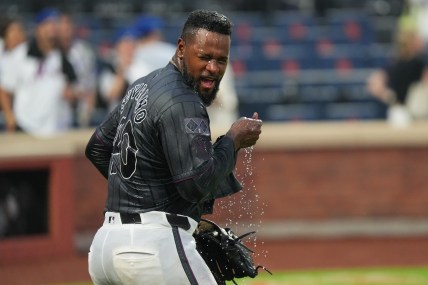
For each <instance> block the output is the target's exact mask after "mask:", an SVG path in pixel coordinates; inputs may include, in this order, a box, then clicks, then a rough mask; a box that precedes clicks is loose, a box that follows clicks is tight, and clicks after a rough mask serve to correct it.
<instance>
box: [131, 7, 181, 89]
mask: <svg viewBox="0 0 428 285" xmlns="http://www.w3.org/2000/svg"><path fill="white" fill-rule="evenodd" d="M163 26H164V22H163V20H162V19H161V18H159V17H156V16H153V15H143V16H140V17H139V18H137V20H136V21H135V23H134V25H133V27H134V29H135V31H136V33H137V37H138V39H137V47H136V50H135V55H134V59H133V63H132V65H131V66H130V68H129V73H130V79H131V81H132V82H133V81H135V80H137V79H138V78H140V77H142V76H144V75H147V74H148V73H149V72H150V71H152V70H155V69H158V68H161V67H164V66H165V64H167V63H168V62H169V60H170V59H171V57H172V56H173V55H174V53H175V50H176V47H175V45H173V44H171V43H168V42H166V41H164V39H163V35H162V28H163Z"/></svg>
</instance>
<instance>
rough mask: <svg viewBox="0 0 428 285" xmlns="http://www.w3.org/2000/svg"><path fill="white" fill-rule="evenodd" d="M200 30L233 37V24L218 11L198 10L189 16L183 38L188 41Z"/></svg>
mask: <svg viewBox="0 0 428 285" xmlns="http://www.w3.org/2000/svg"><path fill="white" fill-rule="evenodd" d="M200 29H204V30H207V31H209V32H214V33H219V34H223V35H228V36H230V35H232V22H231V21H230V20H229V19H228V18H227V17H226V16H225V15H222V14H220V13H218V12H216V11H208V10H196V11H193V12H191V13H190V14H189V16H188V18H187V20H186V22H185V23H184V27H183V30H182V32H181V38H182V39H186V38H188V37H189V36H192V35H194V34H195V33H196V32H197V31H198V30H200Z"/></svg>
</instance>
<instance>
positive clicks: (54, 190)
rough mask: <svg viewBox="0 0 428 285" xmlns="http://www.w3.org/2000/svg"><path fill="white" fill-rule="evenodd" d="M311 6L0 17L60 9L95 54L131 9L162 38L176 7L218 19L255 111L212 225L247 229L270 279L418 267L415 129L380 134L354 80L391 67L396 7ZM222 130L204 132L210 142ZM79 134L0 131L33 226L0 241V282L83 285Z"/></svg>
mask: <svg viewBox="0 0 428 285" xmlns="http://www.w3.org/2000/svg"><path fill="white" fill-rule="evenodd" d="M316 3H317V5H314V4H313V3H312V1H285V0H284V1H279V0H275V1H273V0H270V1H239V0H236V1H201V2H199V3H195V1H121V2H119V1H73V2H70V3H61V5H60V4H59V3H58V1H22V0H17V1H9V0H6V1H2V3H0V9H1V11H3V13H4V14H11V15H17V16H19V17H21V18H22V19H24V20H25V19H27V20H28V22H27V23H28V25H29V28H31V19H32V17H33V15H34V13H35V12H36V11H37V10H39V9H41V8H42V7H44V6H48V5H50V6H51V5H54V6H57V7H61V6H62V7H64V6H65V8H66V9H67V10H69V11H71V12H72V14H73V16H74V17H75V20H76V23H78V27H79V35H80V36H81V37H83V38H85V39H86V40H88V41H89V42H90V43H92V44H93V46H94V48H95V49H96V50H97V52H98V53H99V54H102V53H103V50H105V49H106V48H108V47H109V46H110V42H111V38H112V36H113V34H114V31H115V30H116V29H117V28H118V27H121V26H124V25H126V24H129V23H130V22H132V21H133V20H134V19H135V17H136V16H138V15H139V14H140V13H145V12H150V13H154V14H157V15H160V16H162V17H163V18H164V19H165V21H166V26H165V29H164V35H165V38H166V40H167V41H170V42H175V40H176V37H177V34H178V32H179V27H180V26H181V25H182V23H183V21H184V19H185V16H186V13H187V12H188V11H190V10H193V9H195V8H202V7H203V8H208V9H216V10H219V11H221V12H223V13H225V14H226V15H228V16H230V18H231V19H232V20H233V22H234V23H235V30H234V41H233V46H232V50H231V63H232V65H233V67H234V71H235V75H236V88H237V92H238V96H239V110H240V113H241V114H242V115H248V113H251V112H252V111H254V110H257V111H259V112H260V115H261V117H262V118H263V119H264V120H265V121H266V123H265V127H264V130H263V136H262V139H261V141H260V143H259V144H258V145H257V146H256V147H255V148H254V149H253V150H252V151H247V152H242V153H241V156H240V161H239V163H238V173H239V176H240V178H241V179H242V181H243V182H244V185H245V186H246V189H247V192H246V193H245V194H242V195H240V196H236V197H233V198H230V199H229V200H225V201H221V202H219V205H218V211H217V212H216V213H215V215H214V217H213V218H214V219H216V220H217V221H220V222H221V223H222V224H223V225H230V226H233V227H236V228H237V230H238V231H239V230H244V229H245V228H255V229H256V230H257V231H258V234H257V239H255V240H251V241H250V245H253V246H254V247H256V249H257V250H256V251H257V252H258V254H257V256H256V260H257V261H258V262H260V263H263V264H265V265H267V266H268V267H271V268H272V269H274V270H286V269H296V268H299V269H301V268H330V267H367V266H398V265H400V266H411V265H426V264H427V263H428V258H427V256H428V225H427V222H426V220H427V219H426V218H427V217H428V208H426V205H427V202H428V192H427V190H428V178H427V177H426V173H427V166H426V161H428V132H427V131H426V130H427V127H428V125H427V124H426V123H425V122H419V123H413V124H412V125H410V126H408V127H407V128H401V129H395V128H391V127H390V126H389V125H388V124H387V123H386V122H385V111H386V108H385V106H384V105H382V104H381V103H379V102H378V101H376V100H375V99H374V98H372V97H371V96H370V95H369V94H368V93H367V91H366V89H365V81H366V79H367V76H368V74H370V72H371V71H372V70H373V69H375V68H379V67H382V66H383V65H384V64H386V63H387V62H388V60H389V59H390V58H391V55H392V53H393V46H392V40H393V36H394V33H395V29H396V26H397V21H398V16H399V15H400V14H401V12H402V9H403V3H402V1H383V0H379V1H316ZM324 5H326V6H324ZM100 112H102V110H100ZM225 128H226V126H213V132H214V135H213V137H215V136H216V135H218V134H221V133H222V132H224V130H225ZM91 131H92V130H91V129H80V130H74V131H71V132H70V133H67V134H65V135H63V136H59V137H55V138H52V139H43V140H40V139H35V138H32V137H29V136H26V135H24V134H15V135H6V134H0V142H1V146H2V149H1V151H0V182H2V181H5V180H1V179H5V177H7V178H10V177H14V175H15V176H16V180H17V181H20V183H21V184H22V183H23V182H22V181H24V182H25V180H31V182H30V183H32V185H33V186H30V187H29V188H28V187H27V188H25V189H27V190H25V191H24V192H23V193H21V195H28V197H30V198H28V197H27V199H24V200H25V202H26V203H27V204H32V206H31V207H30V211H29V212H27V213H25V215H26V216H25V217H23V218H28V219H30V220H32V221H34V220H35V219H36V220H37V219H42V220H44V221H45V223H44V224H43V223H42V224H41V225H38V227H39V229H38V230H36V232H35V233H30V234H17V235H11V236H3V237H0V276H1V277H2V279H3V280H4V282H6V283H5V284H12V285H13V284H29V283H28V279H31V280H32V284H49V283H54V282H60V281H85V280H88V279H87V278H88V276H87V273H86V252H87V249H88V246H89V243H90V241H91V238H92V236H93V234H94V232H95V230H96V229H97V227H98V226H99V224H100V223H101V221H102V210H103V204H104V199H105V194H106V193H105V186H106V183H105V181H103V179H102V177H101V176H100V175H99V174H98V173H97V172H96V170H95V169H94V168H93V167H92V166H91V165H90V164H89V163H88V162H87V160H86V159H85V158H84V156H83V149H84V146H85V143H86V142H87V140H88V139H89V136H90V134H91ZM22 175H25V178H26V179H21V177H22ZM40 177H41V178H40ZM20 183H18V182H17V184H14V185H13V186H14V187H17V186H20V185H21V184H20ZM0 187H1V188H2V189H1V190H2V191H3V190H6V188H5V187H8V186H7V185H5V184H4V183H2V184H1V186H0ZM17 188H18V192H19V191H20V190H19V189H20V188H19V187H17ZM28 189H30V190H28ZM30 191H34V193H32V192H30ZM0 197H2V196H0ZM37 197H38V198H37ZM37 199H39V200H37ZM28 200H30V201H28ZM31 202H32V203H31ZM229 204H233V205H234V207H236V206H237V205H238V206H239V207H238V208H240V209H241V210H240V211H231V210H230V209H229V208H228V207H227V205H229ZM35 261H36V262H35Z"/></svg>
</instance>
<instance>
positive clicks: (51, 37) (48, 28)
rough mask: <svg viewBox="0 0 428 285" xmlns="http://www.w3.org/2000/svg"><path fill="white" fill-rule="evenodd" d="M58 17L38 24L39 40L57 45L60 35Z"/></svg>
mask: <svg viewBox="0 0 428 285" xmlns="http://www.w3.org/2000/svg"><path fill="white" fill-rule="evenodd" d="M57 23H58V21H57V19H56V18H53V19H49V20H46V21H44V22H43V23H41V24H39V25H38V26H37V40H38V41H42V42H46V43H49V44H50V45H55V44H56V41H57V36H58V30H57Z"/></svg>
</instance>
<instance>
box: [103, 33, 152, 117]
mask: <svg viewBox="0 0 428 285" xmlns="http://www.w3.org/2000/svg"><path fill="white" fill-rule="evenodd" d="M137 36H138V34H137V32H136V30H135V29H134V28H133V27H124V28H120V29H119V30H118V31H116V34H115V36H114V40H113V41H114V50H113V53H112V56H111V58H109V59H106V60H105V61H104V62H103V63H102V68H101V71H100V74H99V79H98V85H99V86H98V88H99V92H100V95H101V98H102V99H103V100H104V101H105V103H106V104H107V106H108V111H109V112H110V111H111V110H113V109H114V107H116V105H117V104H118V103H119V102H120V100H121V99H122V97H123V95H124V94H125V91H126V89H127V88H128V86H129V85H130V84H131V83H132V82H131V81H132V80H131V79H130V75H129V67H130V65H131V64H132V62H133V59H134V53H135V48H136V40H137ZM150 71H151V70H148V69H146V68H145V66H144V65H143V66H140V72H141V73H145V74H148V73H149V72H150Z"/></svg>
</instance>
